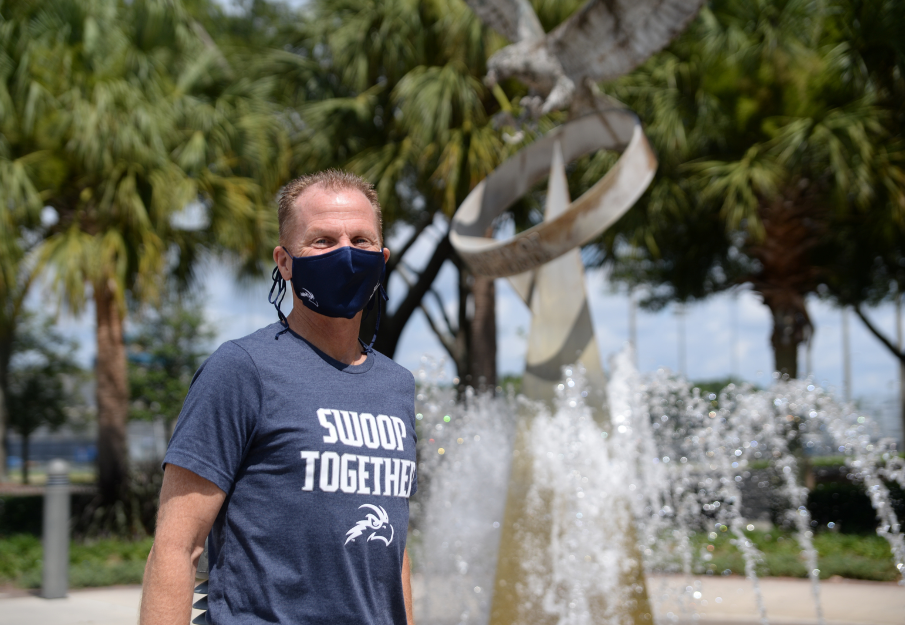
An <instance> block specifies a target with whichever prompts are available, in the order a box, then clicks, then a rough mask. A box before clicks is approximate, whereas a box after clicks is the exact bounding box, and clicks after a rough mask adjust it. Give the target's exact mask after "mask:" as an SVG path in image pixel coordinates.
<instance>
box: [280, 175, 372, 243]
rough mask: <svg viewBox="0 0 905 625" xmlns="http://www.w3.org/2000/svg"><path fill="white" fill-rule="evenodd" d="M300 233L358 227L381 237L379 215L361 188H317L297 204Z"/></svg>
mask: <svg viewBox="0 0 905 625" xmlns="http://www.w3.org/2000/svg"><path fill="white" fill-rule="evenodd" d="M292 206H293V209H294V211H293V212H294V213H295V221H296V225H297V226H298V230H299V234H304V233H305V232H307V231H309V230H312V229H322V228H336V227H342V228H354V229H356V230H361V229H366V230H369V231H371V233H372V234H373V235H375V236H376V235H377V234H378V229H379V226H378V224H377V215H376V213H375V210H374V207H373V206H372V205H371V203H370V202H369V201H368V198H367V197H365V195H364V194H363V193H362V192H361V191H359V190H358V189H328V188H325V187H324V186H323V185H319V184H318V185H314V186H311V187H309V188H307V189H305V190H304V191H303V192H302V193H301V194H300V195H299V196H298V197H297V198H296V199H295V202H293V205H292Z"/></svg>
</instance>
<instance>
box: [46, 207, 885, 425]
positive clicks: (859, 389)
mask: <svg viewBox="0 0 905 625" xmlns="http://www.w3.org/2000/svg"><path fill="white" fill-rule="evenodd" d="M442 228H443V226H442V225H441V224H439V223H438V224H435V225H434V226H431V227H430V228H428V229H427V230H425V232H424V233H423V234H422V235H421V237H420V239H419V241H418V242H417V243H416V244H415V246H413V248H412V250H411V251H410V253H409V255H407V261H408V262H409V264H411V265H412V266H414V267H419V266H420V265H422V264H423V263H425V262H426V261H427V258H428V256H429V254H430V252H431V250H432V249H433V246H434V245H435V244H436V241H437V240H438V237H439V236H440V234H441V233H442ZM409 233H410V230H409V227H408V226H404V227H402V228H401V229H399V230H398V231H397V232H394V233H391V235H390V236H389V238H388V242H387V245H388V246H389V247H390V249H391V250H392V249H393V248H394V247H398V246H400V245H401V243H402V242H403V241H405V240H406V239H407V238H408V236H409ZM199 275H200V276H202V283H203V287H200V288H203V293H204V305H205V310H206V314H207V318H208V320H209V321H210V323H211V324H212V326H213V327H214V328H215V329H216V330H217V339H216V341H215V342H216V343H217V344H219V343H221V342H223V341H225V340H228V339H230V338H236V337H240V336H244V335H246V334H249V333H251V332H253V331H254V330H256V329H257V328H260V327H262V326H264V325H267V324H269V323H272V322H273V321H275V320H276V313H275V311H274V309H273V307H272V306H271V305H270V304H268V303H267V292H268V290H269V288H270V279H269V271H268V272H267V275H266V276H262V277H261V279H260V280H258V281H252V282H249V283H244V284H239V283H237V282H236V280H235V279H234V278H233V274H232V270H231V268H230V267H229V265H228V263H224V262H223V261H222V260H208V261H205V264H204V265H203V268H202V270H201V271H200V272H199ZM585 282H586V288H587V292H588V296H589V300H590V306H591V311H592V316H593V320H594V326H595V331H596V335H597V342H598V346H599V348H600V353H601V355H602V357H603V360H604V366H605V368H607V369H608V368H609V367H608V360H609V358H610V357H611V356H612V355H614V354H615V353H616V352H618V351H619V350H620V349H622V348H623V347H624V346H625V344H626V342H627V341H628V338H629V330H628V328H629V300H628V297H627V295H626V294H625V293H617V292H614V289H613V288H612V286H611V285H610V283H609V282H608V281H607V277H606V274H605V273H604V272H602V271H599V270H596V271H591V272H588V273H587V275H586V278H585ZM496 284H497V311H496V315H497V332H498V361H497V362H498V370H499V372H500V374H501V375H505V374H509V373H512V374H520V373H521V372H522V371H523V369H524V358H525V349H526V339H527V333H528V332H529V330H530V325H531V315H530V311H529V310H528V308H527V307H526V306H525V305H524V304H523V303H522V301H521V299H520V298H519V297H518V296H517V295H516V294H515V292H514V291H513V290H512V288H511V287H510V286H509V283H508V282H507V281H506V280H505V279H500V280H497V283H496ZM39 286H40V288H36V289H34V290H33V292H32V294H31V297H30V300H29V308H31V309H32V310H35V309H37V308H38V307H39V306H42V305H52V300H51V299H50V298H48V297H47V295H48V293H49V289H48V287H47V285H39ZM435 287H436V288H437V290H438V291H439V292H440V293H441V295H442V297H443V298H444V301H445V302H446V306H447V310H448V312H449V314H450V315H451V316H452V317H453V318H454V317H455V311H456V305H457V304H456V301H455V297H456V271H455V268H454V267H453V266H452V265H451V263H448V262H447V264H446V265H445V266H444V267H443V269H442V270H441V272H440V275H439V276H438V277H437V280H436V282H435ZM404 291H405V286H404V285H403V283H402V280H401V278H399V277H398V276H394V278H393V279H391V282H390V286H389V296H390V302H389V305H390V307H391V309H392V307H393V306H394V304H395V301H397V300H398V299H400V298H401V295H402V294H403V293H404ZM42 300H43V301H42ZM289 308H291V302H290V301H289V298H287V303H286V304H284V311H285V312H288V309H289ZM808 310H809V313H810V315H811V318H812V320H813V322H814V325H815V329H816V332H815V337H814V344H813V349H812V356H811V362H812V367H813V368H812V373H813V375H814V377H815V379H816V380H817V381H818V382H819V383H820V384H821V385H823V386H825V387H830V388H834V389H836V391H837V392H838V394H839V395H840V396H841V395H842V392H843V389H842V383H843V350H842V313H841V311H839V310H838V309H835V308H833V307H832V306H830V305H828V304H827V303H825V302H823V301H821V300H819V299H817V298H811V299H809V300H808ZM868 314H869V315H870V317H871V318H872V319H873V321H874V323H875V325H877V326H878V327H880V328H881V329H883V330H884V331H885V332H886V333H887V335H888V336H890V337H893V338H894V337H895V309H894V307H893V305H892V304H885V305H883V306H880V307H878V308H874V309H869V312H868ZM636 319H637V322H636V323H637V337H638V341H637V342H638V345H637V353H638V356H637V360H638V367H639V369H640V370H641V371H642V372H644V371H654V370H656V369H658V368H660V367H665V368H668V369H670V370H672V371H680V369H681V367H680V364H679V340H678V338H679V332H680V328H681V325H680V322H679V319H678V318H677V316H676V313H675V309H674V308H667V309H665V310H663V311H661V312H658V313H650V312H645V311H642V310H638V312H637V317H636ZM58 327H59V328H60V329H61V330H62V331H63V332H64V333H65V334H67V335H69V336H73V337H75V338H77V339H78V340H79V342H80V345H81V347H80V351H79V356H80V359H81V361H82V362H83V363H84V364H85V365H86V366H90V365H91V363H92V362H93V359H94V354H95V348H94V311H93V309H92V307H91V305H90V304H89V306H88V308H86V310H85V312H84V313H83V314H82V315H81V316H78V317H75V316H73V315H71V314H68V313H65V312H62V313H60V314H59V322H58ZM684 328H685V343H686V364H685V374H686V377H688V378H690V379H692V380H697V381H702V380H708V379H715V378H723V377H726V376H727V375H734V376H736V377H740V378H742V379H744V380H747V381H750V382H754V383H756V384H759V385H762V386H766V385H768V384H769V382H770V375H771V367H772V360H773V356H772V351H771V349H770V343H769V340H770V331H771V320H770V315H769V312H768V310H767V308H766V307H765V306H764V305H763V304H762V303H761V302H760V299H759V298H758V296H757V295H756V294H755V293H753V292H751V291H750V290H741V291H739V292H738V293H736V294H722V295H718V296H715V297H712V298H710V299H708V300H705V301H703V302H700V303H696V304H692V305H689V306H688V307H687V309H686V316H685V320H684ZM849 329H850V345H851V371H852V395H853V397H854V398H855V399H858V400H860V401H861V402H862V405H863V407H864V408H865V409H873V410H875V411H882V410H883V408H882V407H881V406H880V404H883V403H884V402H886V403H887V404H888V406H887V408H886V410H888V411H892V403H891V402H892V401H894V399H895V398H896V396H897V393H898V382H897V375H898V370H897V364H896V361H895V359H894V358H893V356H892V355H891V354H890V353H889V352H888V351H887V350H886V349H885V348H884V347H883V346H882V345H881V344H880V343H879V341H877V339H876V338H874V336H873V335H871V334H870V333H869V332H868V331H867V329H866V328H865V327H864V325H863V324H862V323H861V321H860V320H859V319H858V318H857V317H856V316H855V315H854V314H850V315H849ZM214 347H215V345H212V346H211V348H214ZM733 350H735V354H736V355H735V357H734V358H733ZM425 355H426V356H428V357H430V358H431V359H432V360H435V361H438V360H444V359H446V354H445V351H444V350H443V348H442V346H441V345H440V343H439V341H438V340H437V339H436V337H435V336H434V334H433V332H432V331H431V329H430V327H429V326H428V324H427V323H426V321H425V319H424V316H423V313H422V312H421V311H417V312H416V313H415V315H414V316H413V317H412V319H411V320H410V322H409V324H408V325H407V326H406V328H405V330H404V332H403V334H402V337H401V340H400V343H399V346H398V349H397V352H396V355H395V359H396V361H397V362H399V363H400V364H401V365H403V366H405V367H407V368H408V369H410V370H413V371H415V370H417V369H418V368H419V367H420V366H422V357H423V356H425ZM445 366H446V368H447V371H448V372H449V376H450V377H451V376H452V375H454V371H453V368H452V366H451V364H450V363H449V362H448V361H447V362H446V365H445ZM799 366H800V367H801V369H802V370H804V369H805V368H806V366H807V359H806V357H805V354H804V350H802V354H801V357H800V360H799ZM889 416H890V417H891V418H893V419H894V417H893V414H892V413H891V414H890V415H889Z"/></svg>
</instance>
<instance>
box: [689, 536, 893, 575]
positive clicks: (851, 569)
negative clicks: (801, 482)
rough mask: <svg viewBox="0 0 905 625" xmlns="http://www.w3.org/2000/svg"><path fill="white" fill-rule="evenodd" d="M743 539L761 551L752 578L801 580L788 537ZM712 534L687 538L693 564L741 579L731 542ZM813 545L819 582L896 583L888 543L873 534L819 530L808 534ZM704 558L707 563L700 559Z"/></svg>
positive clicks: (795, 548)
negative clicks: (835, 578) (755, 575)
mask: <svg viewBox="0 0 905 625" xmlns="http://www.w3.org/2000/svg"><path fill="white" fill-rule="evenodd" d="M724 527H725V526H724ZM746 535H747V536H748V538H749V539H750V540H751V541H752V542H754V544H755V545H756V546H757V548H758V549H760V551H761V552H762V553H763V562H761V563H760V564H759V565H758V567H757V573H758V575H760V576H772V577H807V569H806V568H805V565H804V558H803V556H802V554H801V547H800V546H799V545H798V542H797V541H796V540H795V536H794V534H792V533H791V532H787V531H782V530H778V529H774V530H771V531H768V532H764V531H758V530H754V531H751V532H746ZM713 536H714V534H713V533H710V534H698V535H696V536H695V537H694V539H693V544H694V550H695V554H696V556H697V558H696V560H697V561H698V562H700V564H701V567H700V572H702V573H705V572H707V571H708V570H709V571H711V572H712V573H711V574H721V573H724V572H725V571H729V572H730V573H736V574H742V575H743V574H744V572H745V562H744V559H743V558H742V554H741V553H740V552H739V550H738V548H737V547H736V546H735V545H734V544H732V543H731V540H732V537H731V536H730V535H729V533H728V532H716V538H715V539H714V538H713ZM813 541H814V547H815V548H816V549H817V554H818V556H817V567H818V568H819V569H820V578H821V579H827V578H829V577H833V576H836V575H838V576H840V577H846V578H849V579H863V580H871V581H878V582H892V581H897V580H898V579H899V572H898V571H897V570H896V568H895V565H894V564H893V559H892V553H891V552H890V548H889V543H888V542H886V540H885V539H883V538H881V537H880V536H877V535H876V534H863V535H862V534H838V533H834V532H821V533H818V534H817V535H815V536H814V538H813ZM711 547H712V549H711ZM708 555H709V556H710V557H711V558H712V559H710V560H706V557H707V556H708ZM726 574H729V573H726Z"/></svg>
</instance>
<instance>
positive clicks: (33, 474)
mask: <svg viewBox="0 0 905 625" xmlns="http://www.w3.org/2000/svg"><path fill="white" fill-rule="evenodd" d="M6 480H7V481H8V482H11V483H13V484H23V481H22V469H9V470H8V471H7V473H6ZM69 481H70V483H72V484H94V483H95V482H96V481H97V471H96V470H95V469H94V467H90V466H89V467H72V468H70V471H69ZM28 483H29V485H30V486H43V485H44V484H45V483H47V468H46V467H43V466H42V467H34V468H32V469H30V470H29V471H28Z"/></svg>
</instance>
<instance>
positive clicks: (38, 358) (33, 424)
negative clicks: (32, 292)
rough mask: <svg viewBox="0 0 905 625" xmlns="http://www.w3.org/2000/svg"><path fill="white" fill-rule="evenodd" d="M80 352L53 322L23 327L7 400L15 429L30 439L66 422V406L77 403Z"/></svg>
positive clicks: (29, 322)
mask: <svg viewBox="0 0 905 625" xmlns="http://www.w3.org/2000/svg"><path fill="white" fill-rule="evenodd" d="M77 349H78V342H77V341H75V340H72V339H67V338H65V337H64V336H62V335H61V334H60V333H59V332H58V331H57V330H56V328H55V327H54V322H53V321H52V320H51V319H45V320H44V321H43V322H39V321H37V320H36V319H34V318H31V319H29V320H27V321H26V323H25V324H24V325H23V326H22V327H20V329H19V332H18V333H17V334H16V337H15V340H14V341H13V358H12V360H11V363H10V373H9V378H10V379H9V392H8V395H7V397H6V401H7V409H8V411H9V424H10V427H11V428H12V429H13V430H15V431H16V432H18V433H19V434H20V435H22V436H26V437H27V436H29V435H31V433H32V432H34V431H35V430H36V429H37V428H39V427H41V426H44V425H46V426H49V427H50V428H52V429H56V428H58V427H60V426H61V425H63V424H64V423H65V422H66V420H67V417H68V416H69V415H68V412H70V411H67V407H70V406H74V405H75V404H77V403H78V401H77V396H76V394H75V392H74V391H75V389H74V388H73V384H72V383H73V382H77V381H78V377H79V374H80V373H81V368H80V367H79V366H78V364H77V363H76V361H75V351H76V350H77ZM67 376H68V377H69V379H68V380H67ZM67 381H68V382H69V384H67Z"/></svg>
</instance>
